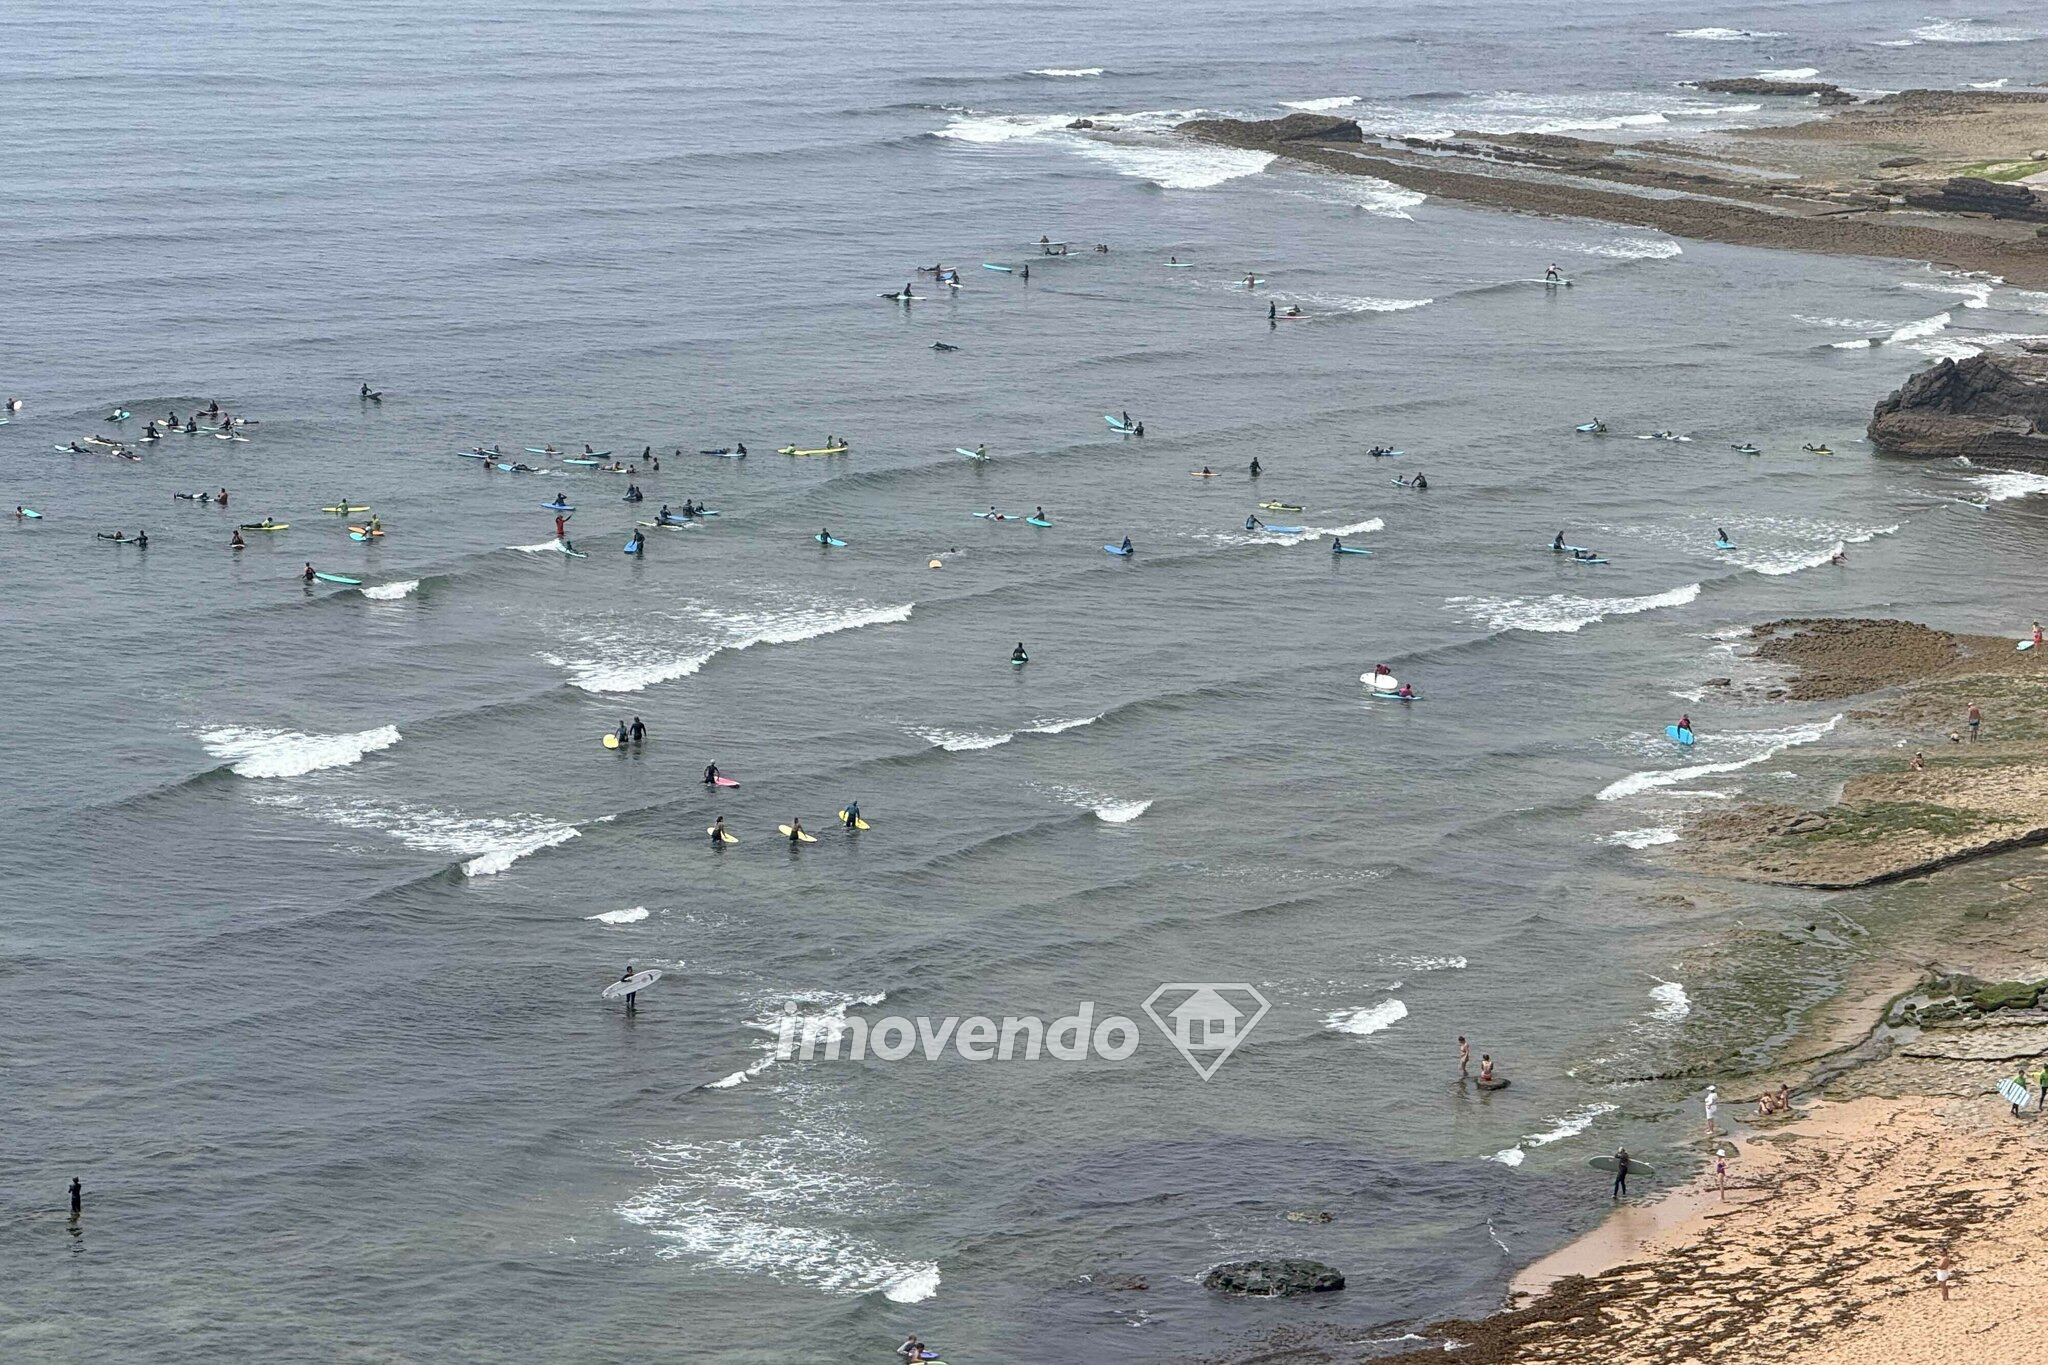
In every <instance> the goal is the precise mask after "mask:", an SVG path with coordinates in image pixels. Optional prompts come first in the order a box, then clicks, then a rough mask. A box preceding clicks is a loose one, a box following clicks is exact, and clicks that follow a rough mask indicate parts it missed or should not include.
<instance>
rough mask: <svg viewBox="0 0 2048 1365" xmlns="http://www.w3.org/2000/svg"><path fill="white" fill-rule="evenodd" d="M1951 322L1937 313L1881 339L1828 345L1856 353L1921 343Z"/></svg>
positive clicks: (1895, 330) (1896, 329)
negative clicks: (1875, 347)
mask: <svg viewBox="0 0 2048 1365" xmlns="http://www.w3.org/2000/svg"><path fill="white" fill-rule="evenodd" d="M1950 321H1952V318H1951V315H1950V314H1947V313H1936V314H1935V315H1934V316H1933V317H1931V318H1921V319H1920V320H1919V321H1918V322H1909V323H1906V324H1905V325H1904V326H1902V327H1895V328H1893V329H1892V330H1891V331H1890V332H1887V333H1886V334H1885V335H1883V336H1881V337H1858V338H1857V339H1856V340H1854V341H1831V342H1829V343H1828V345H1829V346H1831V347H1832V348H1833V349H1835V350H1837V351H1855V350H1861V349H1863V348H1864V347H1866V346H1895V345H1898V344H1900V343H1902V342H1909V341H1921V340H1924V339H1925V338H1927V337H1931V336H1933V335H1934V334H1935V333H1937V332H1939V331H1941V330H1942V329H1943V328H1944V327H1947V326H1948V325H1949V323H1950Z"/></svg>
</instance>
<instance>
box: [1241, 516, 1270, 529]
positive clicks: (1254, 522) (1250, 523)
mask: <svg viewBox="0 0 2048 1365" xmlns="http://www.w3.org/2000/svg"><path fill="white" fill-rule="evenodd" d="M1265 525H1266V523H1264V522H1263V521H1260V520H1259V519H1258V518H1257V517H1253V516H1247V517H1246V518H1245V519H1244V529H1245V530H1247V531H1258V530H1262V529H1264V527H1265Z"/></svg>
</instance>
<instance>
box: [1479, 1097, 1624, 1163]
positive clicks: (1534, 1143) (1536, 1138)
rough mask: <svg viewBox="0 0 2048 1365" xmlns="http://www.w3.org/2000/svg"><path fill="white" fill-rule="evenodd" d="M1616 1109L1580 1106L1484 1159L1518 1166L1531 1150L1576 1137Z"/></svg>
mask: <svg viewBox="0 0 2048 1365" xmlns="http://www.w3.org/2000/svg"><path fill="white" fill-rule="evenodd" d="M1617 1107H1618V1106H1616V1105H1612V1104H1606V1103H1602V1102H1595V1103H1592V1104H1587V1105H1581V1106H1580V1107H1579V1108H1577V1109H1574V1110H1572V1111H1570V1112H1569V1113H1567V1114H1564V1115H1563V1116H1562V1117H1560V1118H1557V1119H1555V1120H1553V1121H1552V1122H1551V1126H1550V1127H1548V1128H1546V1129H1544V1130H1543V1131H1542V1132H1540V1133H1530V1134H1527V1135H1526V1136H1524V1137H1523V1138H1522V1139H1521V1140H1520V1141H1519V1142H1517V1143H1516V1144H1515V1145H1514V1146H1512V1147H1507V1148H1503V1149H1502V1150H1500V1151H1498V1152H1495V1153H1494V1154H1493V1155H1492V1156H1490V1157H1488V1158H1486V1159H1487V1160H1488V1161H1497V1162H1499V1163H1500V1164H1501V1165H1503V1166H1519V1165H1521V1164H1522V1159H1523V1157H1524V1156H1526V1155H1527V1154H1528V1152H1529V1151H1530V1150H1531V1149H1533V1148H1536V1147H1548V1146H1549V1145H1550V1144H1551V1143H1553V1142H1563V1141H1564V1140H1565V1139H1566V1138H1574V1137H1577V1136H1578V1135H1579V1134H1581V1133H1583V1132H1585V1131H1586V1130H1587V1129H1588V1128H1590V1127H1592V1126H1593V1124H1594V1122H1595V1121H1596V1120H1598V1119H1599V1118H1600V1117H1601V1116H1602V1115H1603V1114H1612V1113H1614V1112H1615V1111H1616V1109H1617Z"/></svg>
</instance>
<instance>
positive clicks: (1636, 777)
mask: <svg viewBox="0 0 2048 1365" xmlns="http://www.w3.org/2000/svg"><path fill="white" fill-rule="evenodd" d="M1841 723H1842V717H1841V716H1840V715H1839V714H1838V715H1835V716H1834V717H1832V718H1830V719H1828V720H1825V721H1821V722H1818V723H1816V724H1812V725H1795V726H1791V727H1789V728H1787V729H1783V730H1766V731H1759V732H1756V733H1752V734H1747V735H1739V736H1728V737H1726V738H1727V739H1729V740H1730V741H1734V742H1739V743H1741V744H1744V745H1746V746H1751V747H1754V748H1755V750H1756V751H1755V752H1754V753H1751V754H1748V755H1747V756H1745V757H1742V758H1738V759H1731V760H1729V761H1728V762H1725V763H1695V764H1692V765H1691V766H1689V767H1684V768H1652V769H1650V770H1648V771H1646V772H1639V773H1630V774H1629V775H1628V776H1627V777H1624V778H1621V779H1619V780H1618V781H1614V782H1610V783H1608V784H1607V785H1606V786H1605V787H1603V788H1601V789H1600V792H1599V794H1598V797H1597V799H1599V800H1601V801H1619V800H1621V799H1623V798H1624V797H1629V796H1637V795H1640V794H1641V793H1643V792H1646V791H1653V790H1655V789H1656V788H1659V787H1675V786H1677V785H1679V784H1680V783H1682V782H1690V781H1692V780H1693V779H1694V778H1698V777H1705V776H1707V775H1708V774H1710V773H1732V772H1738V771H1740V770H1741V769H1743V768H1751V767H1754V766H1756V765H1757V764H1759V763H1767V762H1769V761H1770V760H1771V759H1773V758H1776V757H1777V756H1778V755H1779V754H1781V753H1783V752H1785V750H1787V749H1791V748H1795V747H1797V746H1798V745H1801V744H1812V743H1813V742H1815V741H1816V740H1818V739H1820V738H1821V737H1822V736H1824V735H1826V734H1828V733H1829V732H1830V731H1832V730H1833V729H1834V728H1835V727H1836V726H1837V725H1840V724H1841Z"/></svg>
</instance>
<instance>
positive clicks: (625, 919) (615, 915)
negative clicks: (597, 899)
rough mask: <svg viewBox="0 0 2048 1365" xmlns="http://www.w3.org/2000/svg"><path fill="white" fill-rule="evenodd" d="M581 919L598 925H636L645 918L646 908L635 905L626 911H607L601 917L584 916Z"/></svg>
mask: <svg viewBox="0 0 2048 1365" xmlns="http://www.w3.org/2000/svg"><path fill="white" fill-rule="evenodd" d="M583 918H585V919H587V920H595V921H596V922H597V923H599V924H638V923H639V922H640V921H641V920H643V919H646V918H647V907H646V906H644V905H636V906H633V907H632V908H631V909H628V910H607V911H605V912H604V913H603V914H601V915H585V916H584V917H583Z"/></svg>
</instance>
